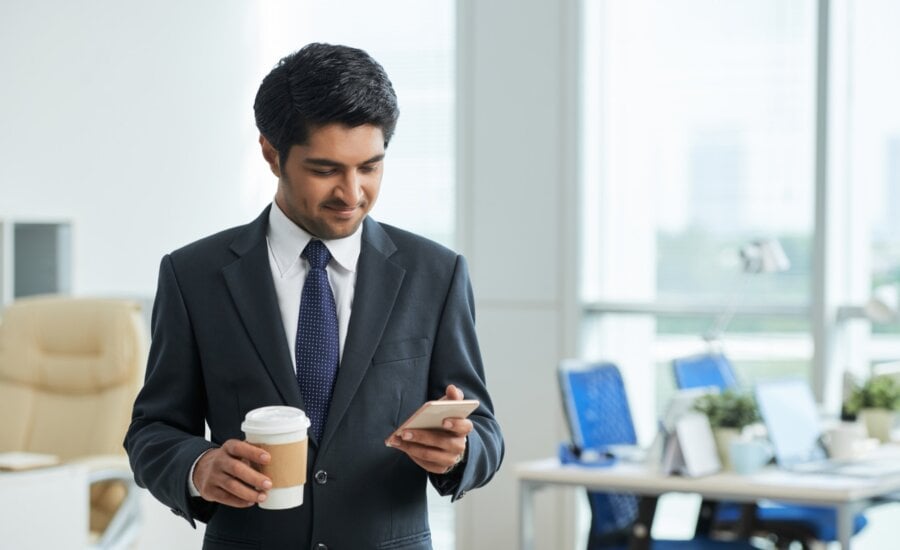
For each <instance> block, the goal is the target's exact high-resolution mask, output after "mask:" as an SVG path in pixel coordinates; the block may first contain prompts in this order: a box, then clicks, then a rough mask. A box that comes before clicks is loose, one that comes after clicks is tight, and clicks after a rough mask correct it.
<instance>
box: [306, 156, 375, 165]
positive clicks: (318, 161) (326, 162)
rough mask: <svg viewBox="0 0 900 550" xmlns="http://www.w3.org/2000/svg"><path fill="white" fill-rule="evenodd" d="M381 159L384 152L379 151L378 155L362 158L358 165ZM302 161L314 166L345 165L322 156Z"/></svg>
mask: <svg viewBox="0 0 900 550" xmlns="http://www.w3.org/2000/svg"><path fill="white" fill-rule="evenodd" d="M382 160H384V153H381V154H380V155H375V156H374V157H372V158H370V159H368V160H364V161H363V162H361V163H360V166H365V165H366V164H374V163H376V162H381V161H382ZM304 163H305V164H313V165H316V166H328V167H330V168H343V167H344V166H345V165H344V164H342V163H340V162H337V161H335V160H331V159H324V158H322V159H319V158H310V159H306V160H305V161H304Z"/></svg>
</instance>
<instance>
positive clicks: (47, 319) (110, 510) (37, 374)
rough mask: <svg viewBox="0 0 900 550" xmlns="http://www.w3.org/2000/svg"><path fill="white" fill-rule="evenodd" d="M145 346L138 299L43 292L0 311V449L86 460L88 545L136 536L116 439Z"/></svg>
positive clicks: (119, 543)
mask: <svg viewBox="0 0 900 550" xmlns="http://www.w3.org/2000/svg"><path fill="white" fill-rule="evenodd" d="M146 344H147V337H146V330H145V325H144V322H143V319H142V317H141V316H140V306H139V305H138V304H137V303H136V302H131V301H127V300H109V299H85V298H70V297H61V296H41V297H35V298H26V299H21V300H18V301H15V302H13V303H12V304H10V305H9V306H8V307H7V308H6V310H5V311H3V313H2V316H0V419H3V422H0V452H5V451H27V452H35V453H49V454H54V455H57V456H58V457H59V458H60V460H62V461H79V462H83V463H84V464H86V465H87V466H88V468H89V471H90V475H89V477H90V479H91V490H90V494H91V513H90V529H91V540H92V544H93V545H94V547H96V548H124V547H127V546H128V545H129V544H131V542H133V541H134V538H135V537H136V536H137V527H138V525H139V514H138V506H137V505H138V493H137V490H136V485H134V482H133V478H132V475H131V471H130V469H129V467H128V461H127V459H126V458H125V455H124V451H123V449H122V440H123V438H124V436H125V431H126V429H127V428H128V423H129V421H130V418H131V406H132V403H133V401H134V396H135V394H136V393H137V390H138V388H139V386H140V383H141V379H142V376H143V369H144V364H145V361H146V350H147V345H146Z"/></svg>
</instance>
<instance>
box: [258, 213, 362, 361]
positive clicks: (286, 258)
mask: <svg viewBox="0 0 900 550" xmlns="http://www.w3.org/2000/svg"><path fill="white" fill-rule="evenodd" d="M312 239H313V236H312V235H310V234H309V233H307V232H306V231H305V230H303V229H301V228H300V227H299V226H298V225H297V224H295V223H294V222H292V221H291V220H290V219H289V218H288V217H287V216H286V215H285V214H284V212H282V211H281V209H280V208H278V205H277V204H275V203H274V202H273V203H272V209H271V210H270V211H269V229H268V232H267V233H266V240H267V241H268V243H269V265H270V266H271V268H272V280H273V282H274V283H275V294H276V295H277V296H278V308H279V309H280V310H281V322H282V324H283V325H284V336H285V338H287V345H288V349H289V350H291V361H292V362H293V364H294V370H295V371H296V369H297V352H296V349H295V348H296V342H297V321H298V319H299V316H300V294H301V293H302V291H303V283H304V282H305V281H306V274H307V273H308V272H309V262H307V261H306V260H304V259H303V258H301V257H300V254H301V253H302V252H303V249H304V248H306V245H307V244H308V243H309V241H311V240H312ZM322 242H323V243H324V244H325V246H326V248H328V252H330V253H331V258H332V260H331V262H330V263H329V264H328V268H327V269H326V271H327V272H328V281H329V282H330V283H331V291H332V292H333V293H334V304H335V306H336V307H337V319H338V336H339V338H340V357H343V356H344V342H345V341H346V340H347V327H349V326H350V310H351V308H352V306H353V290H354V288H355V287H356V264H357V262H358V261H359V251H360V247H361V246H362V224H360V226H359V228H358V229H357V230H356V231H355V232H354V233H353V234H352V235H350V236H349V237H344V238H343V239H333V240H328V241H326V240H323V241H322Z"/></svg>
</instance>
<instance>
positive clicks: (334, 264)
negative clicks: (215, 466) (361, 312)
mask: <svg viewBox="0 0 900 550" xmlns="http://www.w3.org/2000/svg"><path fill="white" fill-rule="evenodd" d="M312 239H313V236H312V235H310V234H309V233H307V232H306V231H305V230H304V229H302V228H300V227H299V226H298V225H297V224H295V223H294V222H292V221H291V220H290V218H288V217H287V216H286V215H285V214H284V212H282V211H281V208H279V207H278V205H277V204H275V202H274V201H273V202H272V208H271V209H270V210H269V228H268V230H267V231H266V241H267V243H268V246H269V266H270V267H271V268H272V281H273V282H274V283H275V294H276V296H277V297H278V309H279V310H280V312H281V323H282V325H283V326H284V337H285V339H286V340H287V346H288V349H289V350H291V363H292V364H293V365H294V372H295V373H296V372H297V350H296V346H297V322H298V321H299V318H300V294H301V293H302V292H303V283H304V282H305V281H306V274H307V273H308V272H309V262H307V261H306V260H304V259H303V258H302V257H301V256H300V254H301V253H302V252H303V249H304V248H306V245H307V244H308V243H309V241H311V240H312ZM322 242H323V243H324V244H325V247H326V248H328V252H330V253H331V262H329V263H328V267H327V268H326V269H325V271H326V272H327V273H328V282H329V283H331V291H332V292H333V293H334V304H335V307H336V308H337V320H338V338H339V341H340V357H341V358H342V357H343V356H344V342H345V341H346V340H347V327H349V326H350V310H351V309H352V307H353V291H354V288H355V287H356V264H357V263H358V262H359V251H360V248H361V246H362V224H360V225H359V228H357V230H356V231H355V232H354V233H353V234H352V235H350V236H348V237H344V238H343V239H333V240H327V241H326V240H324V239H323V240H322ZM207 452H209V451H207ZM203 454H206V453H203ZM202 456H203V455H200V456H199V457H197V460H195V461H194V465H193V466H191V471H190V473H189V474H188V480H187V481H188V492H189V493H190V495H191V496H193V497H198V496H200V491H199V490H198V489H197V487H196V485H194V468H195V467H196V466H197V462H199V461H200V458H201V457H202Z"/></svg>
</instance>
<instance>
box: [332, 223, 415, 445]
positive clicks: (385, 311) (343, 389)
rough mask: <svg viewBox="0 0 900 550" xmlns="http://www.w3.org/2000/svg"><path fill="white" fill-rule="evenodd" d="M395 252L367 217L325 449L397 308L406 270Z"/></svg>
mask: <svg viewBox="0 0 900 550" xmlns="http://www.w3.org/2000/svg"><path fill="white" fill-rule="evenodd" d="M396 249H397V247H396V246H394V243H393V242H392V241H391V239H390V238H389V237H388V236H387V234H386V233H385V232H384V230H383V229H382V228H381V226H380V225H378V223H377V222H375V221H374V220H372V219H371V218H366V219H365V225H364V226H363V235H362V247H361V249H360V253H359V263H358V265H357V275H356V289H355V291H354V293H353V310H352V313H351V314H350V326H349V328H348V329H347V341H346V342H345V343H344V355H343V357H342V358H341V365H340V368H339V369H338V375H337V380H336V381H335V384H334V393H333V395H332V398H331V405H330V407H329V409H328V421H327V422H326V424H325V433H324V434H323V435H322V445H321V447H322V448H324V446H325V445H327V444H328V441H329V440H330V439H331V437H332V435H333V433H334V431H335V430H336V429H337V427H338V425H339V424H340V423H341V419H342V418H343V417H344V413H346V412H347V407H349V406H350V402H351V401H352V399H353V396H354V395H355V394H356V390H357V388H359V384H360V382H362V379H363V377H364V376H365V374H366V369H368V367H369V364H370V363H371V361H372V356H373V355H374V354H375V348H376V347H377V346H378V342H379V341H381V335H382V333H383V332H384V327H385V326H386V325H387V321H388V318H389V317H390V314H391V311H392V310H393V308H394V302H395V300H396V299H397V293H398V292H399V290H400V285H401V283H402V282H403V276H404V274H405V273H406V270H404V269H403V268H402V267H400V266H398V265H397V264H395V263H393V262H391V261H390V260H389V259H388V258H389V256H390V255H391V254H393V253H394V251H395V250H396Z"/></svg>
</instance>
